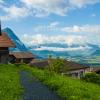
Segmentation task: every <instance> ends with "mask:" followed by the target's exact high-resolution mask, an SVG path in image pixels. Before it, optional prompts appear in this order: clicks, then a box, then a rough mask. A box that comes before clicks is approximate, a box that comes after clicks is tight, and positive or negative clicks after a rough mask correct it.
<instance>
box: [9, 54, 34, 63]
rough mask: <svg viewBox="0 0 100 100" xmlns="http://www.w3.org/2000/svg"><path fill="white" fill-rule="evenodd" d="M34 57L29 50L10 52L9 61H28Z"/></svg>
mask: <svg viewBox="0 0 100 100" xmlns="http://www.w3.org/2000/svg"><path fill="white" fill-rule="evenodd" d="M34 58H35V55H33V54H32V53H31V52H10V54H9V59H10V62H11V63H30V62H31V61H32V60H33V59H34Z"/></svg>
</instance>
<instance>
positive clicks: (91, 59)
mask: <svg viewBox="0 0 100 100" xmlns="http://www.w3.org/2000/svg"><path fill="white" fill-rule="evenodd" d="M2 31H3V32H6V33H7V34H8V36H9V37H10V38H11V39H12V41H13V42H14V43H15V45H16V47H15V48H10V51H13V52H14V51H31V52H32V53H33V54H35V55H37V58H38V59H43V58H44V59H45V58H47V57H48V56H49V55H52V56H53V57H62V58H66V59H68V60H71V61H76V62H79V63H90V64H91V63H93V64H95V63H96V64H97V63H99V61H100V46H98V45H95V44H90V43H84V44H80V43H78V44H76V43H73V44H71V45H68V44H65V43H44V44H38V45H32V46H29V47H26V46H25V45H24V43H23V42H22V41H21V40H20V39H19V38H18V37H17V36H16V34H15V33H14V32H13V31H12V30H11V29H10V28H5V29H3V30H2Z"/></svg>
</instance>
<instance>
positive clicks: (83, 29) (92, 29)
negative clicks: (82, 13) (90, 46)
mask: <svg viewBox="0 0 100 100" xmlns="http://www.w3.org/2000/svg"><path fill="white" fill-rule="evenodd" d="M61 30H62V31H63V32H68V33H94V34H95V33H100V25H83V26H78V25H74V26H72V27H64V28H62V29H61Z"/></svg>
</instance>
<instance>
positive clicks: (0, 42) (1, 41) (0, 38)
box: [0, 33, 15, 47]
mask: <svg viewBox="0 0 100 100" xmlns="http://www.w3.org/2000/svg"><path fill="white" fill-rule="evenodd" d="M0 47H15V44H14V43H13V42H12V40H11V39H10V38H9V37H8V35H7V34H6V33H2V34H1V35H0Z"/></svg>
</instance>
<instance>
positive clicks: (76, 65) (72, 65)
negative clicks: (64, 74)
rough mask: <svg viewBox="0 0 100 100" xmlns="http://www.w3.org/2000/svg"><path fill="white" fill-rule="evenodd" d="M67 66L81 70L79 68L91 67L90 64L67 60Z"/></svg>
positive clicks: (70, 68) (69, 68)
mask: <svg viewBox="0 0 100 100" xmlns="http://www.w3.org/2000/svg"><path fill="white" fill-rule="evenodd" d="M64 62H65V66H66V67H67V68H68V70H79V69H86V68H89V67H88V66H85V65H82V64H79V63H76V62H72V61H67V60H65V61H64Z"/></svg>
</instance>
